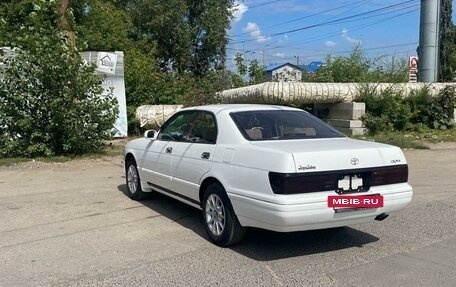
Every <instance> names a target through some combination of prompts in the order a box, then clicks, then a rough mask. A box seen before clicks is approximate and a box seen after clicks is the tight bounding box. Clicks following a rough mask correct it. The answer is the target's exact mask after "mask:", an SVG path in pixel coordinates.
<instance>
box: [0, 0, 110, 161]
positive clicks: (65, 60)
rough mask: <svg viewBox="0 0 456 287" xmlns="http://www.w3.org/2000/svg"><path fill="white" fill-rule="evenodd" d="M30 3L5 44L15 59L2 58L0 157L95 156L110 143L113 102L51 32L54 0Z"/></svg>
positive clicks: (59, 35)
mask: <svg viewBox="0 0 456 287" xmlns="http://www.w3.org/2000/svg"><path fill="white" fill-rule="evenodd" d="M30 2H32V3H33V10H32V11H31V12H30V13H29V14H28V15H27V16H26V17H23V19H22V22H21V28H20V29H19V30H17V31H16V34H15V35H14V37H13V36H11V38H9V39H8V41H6V42H5V44H6V45H8V46H14V47H16V48H17V50H16V51H15V53H14V56H12V57H6V56H2V58H1V60H2V61H4V62H5V63H6V65H5V66H6V68H5V70H4V72H3V73H4V79H3V83H2V85H1V87H0V93H1V97H0V157H17V156H27V157H34V156H51V155H61V154H82V153H86V152H89V151H94V150H96V149H98V148H100V147H101V146H102V144H103V142H104V140H106V139H108V138H110V133H109V130H110V129H111V128H112V125H113V123H114V121H115V118H116V116H117V106H116V103H115V99H113V97H112V95H106V96H104V97H102V96H100V95H101V93H102V91H103V90H102V88H101V80H102V79H101V78H99V77H98V76H96V75H95V73H94V67H92V66H87V65H84V64H83V60H82V58H81V56H80V55H79V53H78V51H76V50H75V49H73V48H71V47H68V46H67V39H66V37H65V35H64V34H63V33H61V32H59V31H58V30H57V29H56V28H55V23H56V12H55V7H56V3H55V1H39V0H35V1H30ZM26 10H27V9H26ZM8 24H9V23H8V22H7V25H5V26H2V27H1V29H8V27H9V25H8ZM0 32H5V31H4V30H3V31H0Z"/></svg>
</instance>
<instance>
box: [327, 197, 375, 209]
mask: <svg viewBox="0 0 456 287" xmlns="http://www.w3.org/2000/svg"><path fill="white" fill-rule="evenodd" d="M328 207H332V208H334V209H340V208H380V207H383V196H382V195H378V194H375V195H330V196H328Z"/></svg>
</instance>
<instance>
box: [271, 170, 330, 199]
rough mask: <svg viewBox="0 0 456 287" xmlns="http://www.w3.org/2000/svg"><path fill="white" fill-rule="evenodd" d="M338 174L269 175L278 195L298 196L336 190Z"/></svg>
mask: <svg viewBox="0 0 456 287" xmlns="http://www.w3.org/2000/svg"><path fill="white" fill-rule="evenodd" d="M338 179H339V176H338V175H337V174H312V175H310V174H309V175H302V174H287V173H276V172H270V173H269V183H270V184H271V188H272V191H273V192H274V193H276V194H296V193H308V192H317V191H328V190H336V188H337V181H338Z"/></svg>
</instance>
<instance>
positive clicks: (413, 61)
mask: <svg viewBox="0 0 456 287" xmlns="http://www.w3.org/2000/svg"><path fill="white" fill-rule="evenodd" d="M409 68H410V71H417V70H418V56H410V58H409Z"/></svg>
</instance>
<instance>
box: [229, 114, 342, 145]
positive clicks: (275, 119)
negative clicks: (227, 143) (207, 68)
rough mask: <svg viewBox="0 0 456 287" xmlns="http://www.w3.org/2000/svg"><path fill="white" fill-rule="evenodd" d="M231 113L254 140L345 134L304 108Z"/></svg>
mask: <svg viewBox="0 0 456 287" xmlns="http://www.w3.org/2000/svg"><path fill="white" fill-rule="evenodd" d="M230 115H231V118H232V119H233V121H234V122H235V123H236V125H237V127H238V129H239V131H240V132H241V133H242V135H243V136H244V137H245V138H246V139H247V140H250V141H261V140H291V139H318V138H338V137H345V135H344V134H342V133H341V132H339V131H338V130H336V129H335V128H333V127H331V126H329V125H327V124H326V123H324V122H323V121H322V120H320V119H318V118H317V117H315V116H313V115H311V114H309V113H307V112H304V111H284V110H280V111H277V110H273V111H248V112H235V113H231V114H230Z"/></svg>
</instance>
